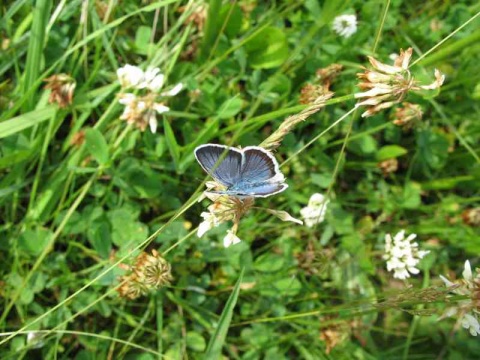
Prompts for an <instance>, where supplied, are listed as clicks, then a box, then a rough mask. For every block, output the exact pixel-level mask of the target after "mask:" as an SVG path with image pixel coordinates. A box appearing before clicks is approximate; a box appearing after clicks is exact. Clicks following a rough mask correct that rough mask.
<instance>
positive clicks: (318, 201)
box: [300, 193, 330, 227]
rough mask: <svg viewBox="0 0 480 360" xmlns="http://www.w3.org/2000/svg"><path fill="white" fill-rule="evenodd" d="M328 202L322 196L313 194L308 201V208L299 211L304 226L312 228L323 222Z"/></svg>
mask: <svg viewBox="0 0 480 360" xmlns="http://www.w3.org/2000/svg"><path fill="white" fill-rule="evenodd" d="M329 202H330V200H327V199H326V198H325V196H323V195H322V194H319V193H316V194H313V195H312V196H311V197H310V200H309V201H308V206H306V207H304V208H303V209H301V210H300V214H301V215H302V217H303V219H304V220H305V225H307V226H308V227H313V226H315V225H316V224H319V223H321V222H323V221H324V220H325V214H326V212H327V205H328V203H329Z"/></svg>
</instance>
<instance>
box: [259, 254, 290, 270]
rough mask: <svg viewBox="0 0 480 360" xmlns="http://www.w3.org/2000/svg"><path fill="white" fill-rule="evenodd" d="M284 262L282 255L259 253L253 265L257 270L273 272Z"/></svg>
mask: <svg viewBox="0 0 480 360" xmlns="http://www.w3.org/2000/svg"><path fill="white" fill-rule="evenodd" d="M284 264H285V260H284V258H283V257H282V256H279V255H275V254H271V253H266V254H263V255H260V256H259V257H258V258H257V259H256V260H255V264H254V265H253V267H254V268H255V270H257V271H261V272H275V271H278V270H280V269H281V268H282V267H283V265H284Z"/></svg>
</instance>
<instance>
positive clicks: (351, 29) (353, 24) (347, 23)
mask: <svg viewBox="0 0 480 360" xmlns="http://www.w3.org/2000/svg"><path fill="white" fill-rule="evenodd" d="M332 29H333V31H335V32H336V33H337V34H338V35H340V36H342V37H344V38H349V37H350V36H352V35H353V34H355V33H356V32H357V17H356V16H355V15H340V16H337V17H336V18H335V19H333V23H332Z"/></svg>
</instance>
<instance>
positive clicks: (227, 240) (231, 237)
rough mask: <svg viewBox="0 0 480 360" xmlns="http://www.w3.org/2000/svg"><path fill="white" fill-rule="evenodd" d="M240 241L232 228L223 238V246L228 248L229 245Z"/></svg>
mask: <svg viewBox="0 0 480 360" xmlns="http://www.w3.org/2000/svg"><path fill="white" fill-rule="evenodd" d="M240 241H242V240H240V238H239V237H238V236H237V235H235V233H234V232H233V231H232V230H228V231H227V235H225V237H224V238H223V246H225V247H226V248H228V247H229V246H231V245H235V244H238V243H239V242H240Z"/></svg>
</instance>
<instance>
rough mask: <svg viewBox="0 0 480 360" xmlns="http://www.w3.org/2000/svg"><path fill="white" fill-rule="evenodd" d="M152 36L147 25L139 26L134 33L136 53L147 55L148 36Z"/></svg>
mask: <svg viewBox="0 0 480 360" xmlns="http://www.w3.org/2000/svg"><path fill="white" fill-rule="evenodd" d="M151 36H152V28H151V27H149V26H139V27H138V28H137V32H136V33H135V50H136V52H137V53H139V54H142V55H147V54H148V50H149V47H151V42H150V38H151Z"/></svg>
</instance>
